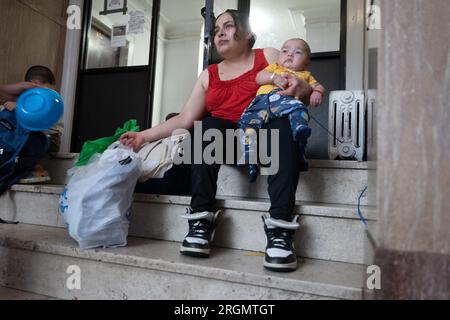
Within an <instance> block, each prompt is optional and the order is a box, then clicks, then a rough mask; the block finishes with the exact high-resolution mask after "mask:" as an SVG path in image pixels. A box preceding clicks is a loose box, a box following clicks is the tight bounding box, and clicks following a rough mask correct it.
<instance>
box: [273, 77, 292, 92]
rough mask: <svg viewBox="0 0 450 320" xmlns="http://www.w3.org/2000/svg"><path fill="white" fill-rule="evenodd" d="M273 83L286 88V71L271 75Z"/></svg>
mask: <svg viewBox="0 0 450 320" xmlns="http://www.w3.org/2000/svg"><path fill="white" fill-rule="evenodd" d="M273 84H274V85H276V86H277V87H279V88H281V89H287V87H288V84H289V78H288V75H287V74H286V73H283V74H281V75H278V74H276V75H275V76H274V77H273Z"/></svg>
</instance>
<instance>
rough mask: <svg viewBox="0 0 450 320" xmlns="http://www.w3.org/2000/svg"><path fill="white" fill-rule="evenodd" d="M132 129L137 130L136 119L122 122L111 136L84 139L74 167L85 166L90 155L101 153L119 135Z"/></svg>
mask: <svg viewBox="0 0 450 320" xmlns="http://www.w3.org/2000/svg"><path fill="white" fill-rule="evenodd" d="M129 131H133V132H139V126H138V125H137V121H136V120H134V119H132V120H128V121H127V122H125V123H124V124H123V127H122V128H117V129H116V132H115V133H114V135H113V136H111V137H104V138H100V139H97V140H93V141H86V142H85V143H84V144H83V148H81V153H80V157H79V158H78V162H77V163H76V164H75V166H76V167H81V166H85V165H86V164H87V163H88V162H89V160H90V159H91V158H92V156H93V155H94V154H96V153H103V152H104V151H105V150H106V149H108V147H109V146H110V145H111V144H113V143H114V142H116V141H117V140H118V139H119V138H120V136H121V135H122V134H124V133H126V132H129Z"/></svg>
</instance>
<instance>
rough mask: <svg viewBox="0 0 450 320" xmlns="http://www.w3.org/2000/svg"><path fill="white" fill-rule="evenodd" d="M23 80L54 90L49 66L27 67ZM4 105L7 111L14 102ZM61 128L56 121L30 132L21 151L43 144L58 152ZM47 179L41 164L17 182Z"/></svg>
mask: <svg viewBox="0 0 450 320" xmlns="http://www.w3.org/2000/svg"><path fill="white" fill-rule="evenodd" d="M25 81H26V82H28V83H33V84H35V85H38V86H40V87H44V88H48V89H52V90H55V85H56V80H55V76H54V75H53V72H52V71H51V70H50V69H49V68H47V67H44V66H33V67H31V68H30V69H28V71H27V72H26V74H25ZM4 107H5V108H6V109H8V110H9V111H13V110H14V109H15V108H16V102H14V101H8V102H6V103H4ZM62 130H63V128H62V123H61V122H58V123H57V124H56V125H55V126H54V127H52V128H50V129H49V130H47V131H45V132H43V133H41V132H32V133H31V134H30V138H29V140H30V141H28V142H27V144H26V145H25V146H24V150H23V152H27V150H31V149H34V150H37V149H42V145H44V148H45V149H46V150H47V152H58V151H59V147H60V144H61V135H62ZM44 135H45V136H44ZM34 150H33V152H34ZM47 181H50V177H49V175H48V173H47V171H45V170H44V168H43V167H42V166H41V165H35V166H34V168H33V170H32V171H31V172H30V173H29V174H27V175H25V176H24V177H23V178H22V179H20V180H19V183H41V182H47Z"/></svg>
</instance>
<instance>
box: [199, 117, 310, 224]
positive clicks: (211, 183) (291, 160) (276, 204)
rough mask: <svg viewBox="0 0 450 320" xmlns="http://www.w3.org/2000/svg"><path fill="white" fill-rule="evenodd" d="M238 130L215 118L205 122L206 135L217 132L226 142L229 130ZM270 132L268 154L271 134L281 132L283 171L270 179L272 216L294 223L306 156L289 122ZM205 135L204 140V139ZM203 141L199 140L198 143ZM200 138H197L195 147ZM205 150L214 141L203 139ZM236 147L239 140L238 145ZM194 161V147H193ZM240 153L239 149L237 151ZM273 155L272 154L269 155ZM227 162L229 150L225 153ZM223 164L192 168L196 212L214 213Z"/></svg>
mask: <svg viewBox="0 0 450 320" xmlns="http://www.w3.org/2000/svg"><path fill="white" fill-rule="evenodd" d="M236 128H237V126H236V123H234V122H231V121H228V120H224V119H220V118H215V117H210V116H209V117H206V118H204V119H203V121H202V131H203V132H205V131H206V130H208V129H217V130H219V131H221V132H222V135H223V137H224V138H223V140H224V141H225V136H226V135H225V130H226V129H233V130H235V129H236ZM266 129H268V135H267V136H268V137H269V141H268V150H271V143H272V141H270V137H271V134H270V130H273V129H278V130H279V138H280V141H279V170H278V172H277V173H276V174H274V175H271V176H269V177H268V180H267V182H268V192H269V197H270V203H271V206H270V210H269V212H270V216H271V217H272V218H274V219H280V220H285V221H290V220H291V219H292V211H293V209H294V205H295V192H296V190H297V184H298V179H299V176H300V167H301V163H302V161H303V159H304V158H303V155H302V154H301V152H300V148H299V145H298V143H297V142H295V141H294V140H293V138H292V133H291V127H290V124H289V120H288V119H287V118H281V119H276V120H273V121H272V122H270V123H269V124H268V125H267V127H266ZM203 132H202V137H203ZM198 139H199V138H198V137H197V140H198ZM195 140H196V137H195V136H194V137H193V140H192V146H194V141H195ZM201 141H202V144H203V148H202V150H203V149H204V148H205V147H206V146H207V145H209V144H210V143H211V142H210V141H203V139H201ZM234 143H236V140H235V142H234ZM192 149H193V151H192V156H193V158H194V147H192ZM235 150H236V147H235ZM269 153H270V152H269ZM223 154H224V159H225V150H224V153H223ZM219 169H220V164H205V163H204V162H203V161H202V164H195V163H194V162H193V164H192V200H191V208H192V211H193V212H202V211H214V206H215V198H216V191H217V177H218V174H219Z"/></svg>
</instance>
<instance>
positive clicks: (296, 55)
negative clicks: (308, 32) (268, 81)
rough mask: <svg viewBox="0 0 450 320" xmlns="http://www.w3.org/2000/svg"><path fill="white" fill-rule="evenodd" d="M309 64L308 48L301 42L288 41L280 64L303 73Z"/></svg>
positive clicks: (280, 57)
mask: <svg viewBox="0 0 450 320" xmlns="http://www.w3.org/2000/svg"><path fill="white" fill-rule="evenodd" d="M308 63H309V57H308V54H307V51H306V47H305V44H304V42H303V41H301V40H288V41H286V42H285V43H284V44H283V47H282V48H281V51H280V55H279V56H278V64H279V65H280V66H283V67H285V68H288V69H291V70H293V71H303V70H306V67H307V65H308Z"/></svg>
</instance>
